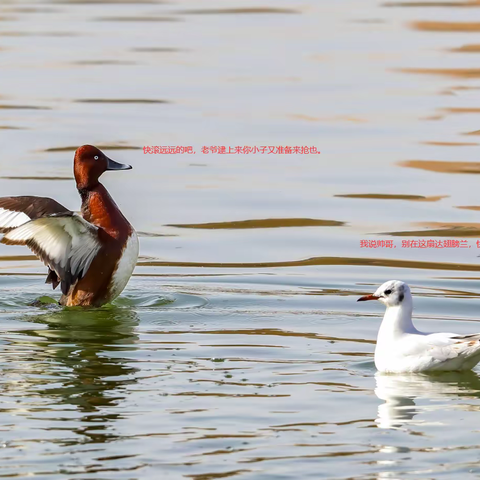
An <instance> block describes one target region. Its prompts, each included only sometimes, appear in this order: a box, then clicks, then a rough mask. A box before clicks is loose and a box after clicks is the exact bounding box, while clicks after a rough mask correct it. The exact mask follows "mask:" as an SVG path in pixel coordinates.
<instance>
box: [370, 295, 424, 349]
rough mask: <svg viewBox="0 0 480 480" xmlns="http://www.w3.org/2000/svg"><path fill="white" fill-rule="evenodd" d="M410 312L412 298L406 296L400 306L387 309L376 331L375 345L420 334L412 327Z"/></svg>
mask: <svg viewBox="0 0 480 480" xmlns="http://www.w3.org/2000/svg"><path fill="white" fill-rule="evenodd" d="M412 312H413V304H412V298H411V297H410V298H408V297H407V296H405V298H404V299H403V301H402V302H401V303H400V305H396V306H393V307H387V310H386V312H385V316H384V317H383V321H382V324H381V325H380V330H379V331H378V338H377V345H378V344H380V343H390V342H391V341H393V340H395V339H397V338H399V337H401V336H402V335H404V334H406V333H414V334H415V333H416V334H418V333H420V332H419V331H418V330H417V329H416V328H415V327H414V325H413V322H412Z"/></svg>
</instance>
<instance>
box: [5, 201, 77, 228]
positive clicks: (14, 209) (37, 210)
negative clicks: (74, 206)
mask: <svg viewBox="0 0 480 480" xmlns="http://www.w3.org/2000/svg"><path fill="white" fill-rule="evenodd" d="M55 213H71V212H70V210H68V208H65V207H64V206H63V205H61V204H60V203H58V202H56V201H55V200H53V199H51V198H46V197H2V198H0V233H7V232H9V231H10V230H12V229H14V228H17V227H19V226H20V225H23V224H24V223H27V222H29V221H30V220H35V219H37V218H40V217H45V216H48V215H53V214H55Z"/></svg>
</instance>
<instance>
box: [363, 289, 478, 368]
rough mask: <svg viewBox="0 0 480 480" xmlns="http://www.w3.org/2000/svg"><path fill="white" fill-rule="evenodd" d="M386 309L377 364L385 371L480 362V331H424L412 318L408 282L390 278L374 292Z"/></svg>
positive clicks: (456, 365)
mask: <svg viewBox="0 0 480 480" xmlns="http://www.w3.org/2000/svg"><path fill="white" fill-rule="evenodd" d="M365 300H379V301H381V302H382V303H383V304H384V305H386V307H387V310H386V312H385V316H384V317H383V321H382V324H381V325H380V329H379V331H378V337H377V346H376V348H375V366H376V367H377V369H378V370H379V371H380V372H383V373H419V372H432V371H460V370H471V369H472V368H473V367H474V366H475V365H476V364H477V363H478V362H480V333H476V334H472V335H458V334H455V333H425V332H420V331H419V330H417V329H416V328H415V326H414V325H413V322H412V311H413V301H412V294H411V293H410V288H409V287H408V285H407V284H406V283H403V282H400V281H398V280H390V281H389V282H386V283H384V284H383V285H382V286H381V287H379V288H378V290H377V291H376V292H375V293H374V294H373V295H367V296H365V297H362V298H359V300H358V301H365Z"/></svg>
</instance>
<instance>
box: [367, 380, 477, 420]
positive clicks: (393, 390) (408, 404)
mask: <svg viewBox="0 0 480 480" xmlns="http://www.w3.org/2000/svg"><path fill="white" fill-rule="evenodd" d="M375 380H376V383H377V386H376V388H375V394H376V395H377V397H378V398H379V399H380V400H385V403H383V404H380V405H379V406H378V416H377V420H376V423H377V426H378V427H379V428H401V427H402V426H404V425H406V424H413V423H415V421H413V417H414V416H415V415H417V414H419V413H421V412H422V411H424V410H426V408H427V407H425V406H421V405H417V404H416V403H415V400H416V399H418V400H427V401H431V400H434V399H439V398H456V397H463V396H466V397H470V398H478V397H480V377H479V376H478V375H477V374H476V373H474V372H464V373H454V372H451V373H444V374H442V375H438V376H437V375H436V376H427V375H421V374H409V375H386V374H381V373H377V375H376V376H375ZM419 423H420V422H419Z"/></svg>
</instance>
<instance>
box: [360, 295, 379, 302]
mask: <svg viewBox="0 0 480 480" xmlns="http://www.w3.org/2000/svg"><path fill="white" fill-rule="evenodd" d="M379 298H380V297H377V296H376V295H365V296H364V297H360V298H359V299H358V300H357V302H366V301H367V300H378V299H379Z"/></svg>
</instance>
